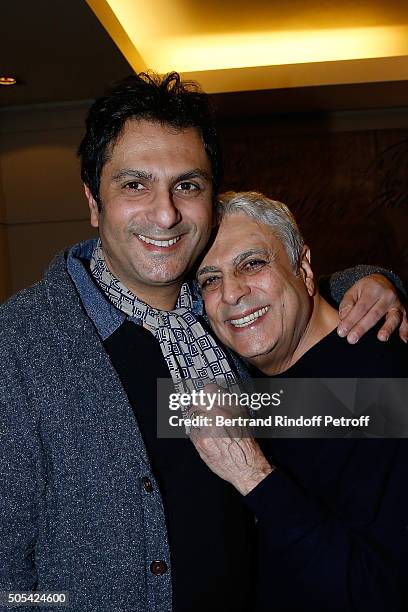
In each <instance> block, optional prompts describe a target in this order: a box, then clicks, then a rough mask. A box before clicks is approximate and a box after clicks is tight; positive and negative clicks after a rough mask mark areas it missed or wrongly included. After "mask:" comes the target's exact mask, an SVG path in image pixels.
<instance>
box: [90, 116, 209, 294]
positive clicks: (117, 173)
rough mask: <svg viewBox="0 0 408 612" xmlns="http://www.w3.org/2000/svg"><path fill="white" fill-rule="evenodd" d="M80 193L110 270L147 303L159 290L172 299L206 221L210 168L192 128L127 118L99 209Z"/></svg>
mask: <svg viewBox="0 0 408 612" xmlns="http://www.w3.org/2000/svg"><path fill="white" fill-rule="evenodd" d="M86 194H87V198H88V202H89V206H90V210H91V224H92V226H93V227H98V228H99V235H100V238H101V241H102V245H103V249H104V254H105V258H106V261H107V264H108V266H109V268H110V270H111V271H112V272H113V273H114V274H115V275H116V276H117V277H118V278H119V279H120V280H121V281H122V282H123V283H124V284H125V285H126V286H127V287H128V288H129V289H130V290H131V291H133V293H135V294H136V295H137V296H138V297H139V298H141V299H143V300H145V301H147V302H148V303H151V305H155V304H154V302H155V298H154V296H155V294H157V292H158V291H160V289H161V290H162V291H163V288H164V287H167V288H168V289H169V291H170V292H171V291H173V290H174V291H173V293H175V294H177V293H178V290H179V288H180V285H181V283H182V281H183V277H184V276H185V274H186V272H187V271H188V270H189V269H190V268H191V267H192V265H193V264H194V262H195V260H196V259H197V257H198V255H199V254H200V253H201V251H202V250H203V248H204V247H205V245H206V243H207V241H208V238H209V233H210V230H211V224H212V187H211V168H210V162H209V159H208V157H207V154H206V151H205V149H204V145H203V142H202V139H201V136H200V134H199V132H198V130H197V129H195V128H186V129H175V128H172V127H170V126H168V125H162V124H160V123H158V122H151V121H147V120H131V121H128V122H127V123H126V124H125V127H124V129H123V131H122V133H121V135H120V136H119V138H118V140H117V141H116V143H115V144H114V146H113V149H112V150H111V151H110V155H109V156H108V159H107V161H106V163H105V165H104V166H103V169H102V173H101V181H100V201H101V205H102V210H101V211H98V207H97V204H96V202H95V200H94V199H93V197H92V195H91V194H90V191H89V189H87V188H86ZM152 302H153V303H152Z"/></svg>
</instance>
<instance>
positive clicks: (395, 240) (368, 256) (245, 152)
mask: <svg viewBox="0 0 408 612" xmlns="http://www.w3.org/2000/svg"><path fill="white" fill-rule="evenodd" d="M330 129H331V128H330V124H329V123H325V121H324V120H322V121H320V122H319V121H313V119H312V120H310V121H308V119H307V118H306V117H303V118H302V117H299V118H296V119H295V120H293V119H287V118H285V119H281V120H280V121H278V120H277V119H276V118H271V119H269V120H268V118H263V119H262V120H255V119H254V120H253V121H250V120H248V121H245V122H240V123H239V122H228V123H224V124H223V125H222V126H221V134H222V144H223V151H224V159H225V178H224V184H223V188H224V189H233V190H236V191H240V190H247V189H249V190H250V189H254V190H257V191H262V192H264V193H266V194H267V195H269V196H270V197H273V198H276V199H280V200H282V201H283V202H285V203H287V204H288V205H289V207H290V208H291V210H292V211H293V212H294V214H295V216H296V218H297V220H298V222H299V224H300V226H301V228H302V231H303V233H304V236H305V238H306V240H307V241H308V242H309V244H310V246H311V248H312V256H313V262H314V267H315V270H316V272H317V273H318V274H326V273H330V272H332V271H334V270H338V269H341V268H344V267H348V266H352V265H355V264H357V263H372V264H380V265H383V266H386V267H388V268H392V269H395V270H396V271H397V272H398V273H399V274H400V275H401V276H402V277H403V278H404V280H405V282H408V130H406V129H401V130H375V129H372V130H365V131H359V130H358V129H357V130H349V131H330Z"/></svg>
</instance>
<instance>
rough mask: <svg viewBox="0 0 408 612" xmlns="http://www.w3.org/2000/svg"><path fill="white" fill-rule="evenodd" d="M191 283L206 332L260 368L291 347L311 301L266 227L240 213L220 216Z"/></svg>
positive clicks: (301, 282) (284, 252)
mask: <svg viewBox="0 0 408 612" xmlns="http://www.w3.org/2000/svg"><path fill="white" fill-rule="evenodd" d="M302 265H303V264H302V262H301V263H300V266H301V268H300V271H301V269H302ZM197 278H198V282H199V285H200V287H201V290H202V294H203V298H204V301H205V308H206V312H207V314H208V317H209V319H210V323H211V326H212V328H213V329H214V331H215V333H216V334H217V336H218V337H219V338H220V339H221V340H222V342H223V343H224V344H226V345H227V346H229V347H230V348H232V349H233V350H234V351H236V352H237V353H238V354H239V355H241V356H242V357H245V358H246V359H248V360H249V361H250V362H251V363H253V364H254V365H257V366H258V367H262V366H263V365H264V364H265V362H267V361H268V360H269V359H270V358H271V356H273V358H275V356H276V358H282V357H283V358H285V356H286V355H287V354H289V353H290V352H291V351H292V350H294V347H296V346H297V343H298V341H299V339H300V337H301V335H302V333H303V332H304V329H305V327H306V325H307V322H308V320H309V317H310V315H311V310H312V304H311V298H310V295H309V293H308V291H307V288H306V286H305V282H304V280H303V276H302V274H301V273H299V274H296V273H295V272H294V271H293V269H292V265H291V263H290V261H289V257H288V255H287V252H286V250H285V248H284V246H283V243H282V241H281V240H280V239H279V238H278V237H277V236H276V235H275V234H274V232H273V231H272V229H271V228H270V227H269V226H267V225H264V224H262V223H258V222H256V221H254V220H253V219H251V218H249V217H248V216H246V215H244V214H239V213H238V214H230V215H227V216H225V217H224V218H223V220H222V222H221V225H220V228H219V230H218V233H217V236H216V239H215V242H214V243H213V245H212V246H211V248H210V249H209V251H208V252H207V253H206V255H205V257H204V260H203V261H202V263H201V264H200V266H199V270H198V275H197Z"/></svg>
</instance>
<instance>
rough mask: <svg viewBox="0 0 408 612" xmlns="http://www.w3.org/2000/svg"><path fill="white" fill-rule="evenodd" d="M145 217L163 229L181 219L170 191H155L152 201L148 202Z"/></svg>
mask: <svg viewBox="0 0 408 612" xmlns="http://www.w3.org/2000/svg"><path fill="white" fill-rule="evenodd" d="M147 217H148V219H149V221H151V222H152V223H154V224H155V225H156V226H157V227H161V228H163V229H167V228H170V227H173V225H176V224H177V223H178V222H179V221H180V219H181V214H180V211H179V209H178V208H177V206H175V204H174V201H173V195H172V193H171V192H169V191H167V190H162V191H160V192H159V193H157V195H156V197H155V198H154V200H153V202H151V203H150V204H149V210H148V213H147Z"/></svg>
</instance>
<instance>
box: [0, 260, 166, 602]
mask: <svg viewBox="0 0 408 612" xmlns="http://www.w3.org/2000/svg"><path fill="white" fill-rule="evenodd" d="M145 476H147V477H148V478H149V479H150V480H151V482H152V483H153V491H151V492H148V491H146V490H145V488H144V486H143V482H142V478H143V477H145ZM154 560H163V561H165V562H166V564H167V566H168V568H169V569H168V571H167V572H165V573H164V574H163V575H159V576H158V575H154V574H153V573H152V572H151V570H150V565H151V563H152V561H154ZM33 589H37V590H39V591H68V592H69V596H70V608H69V610H70V611H71V612H88V611H89V612H91V611H92V612H97V611H98V612H102V611H106V612H108V611H109V612H127V611H129V612H130V611H131V612H146V611H149V612H150V611H151V612H170V611H171V578H170V556H169V548H168V542H167V536H166V527H165V517H164V512H163V506H162V501H161V498H160V495H159V492H158V487H157V483H156V482H155V478H154V475H153V473H152V471H151V467H150V464H149V461H148V458H147V455H146V450H145V447H144V444H143V441H142V438H141V435H140V431H139V429H138V427H137V424H136V420H135V418H134V414H133V410H132V408H131V406H130V404H129V402H128V399H127V395H126V393H125V391H124V389H123V387H122V385H121V384H120V381H119V379H118V376H117V374H116V372H115V370H114V369H113V367H112V365H111V362H110V360H109V358H108V356H107V354H106V352H105V350H104V348H103V346H102V343H101V340H100V338H99V336H98V334H97V332H96V330H95V328H94V326H93V324H92V322H91V320H90V319H89V318H88V317H87V316H86V314H85V312H84V309H83V307H82V303H81V301H80V298H79V296H78V294H77V292H76V289H75V286H74V285H73V283H72V281H71V279H70V277H69V275H68V273H67V272H66V266H65V260H64V257H63V256H62V255H61V254H60V255H59V256H57V258H56V259H55V260H54V261H53V263H52V265H51V266H50V268H49V270H48V271H47V273H46V275H45V277H44V279H43V280H42V281H41V282H39V283H38V284H36V285H34V286H33V287H31V288H29V289H27V290H24V291H22V292H21V293H19V294H17V295H16V296H14V297H13V298H11V299H10V300H9V301H8V302H7V303H6V304H5V305H3V306H2V307H1V308H0V591H1V590H14V591H16V590H18V591H30V590H33ZM2 609H3V608H2V607H1V605H0V610H2ZM6 609H7V610H10V608H4V610H6ZM23 609H24V610H29V609H31V608H27V607H25V608H23ZM39 609H44V610H60V611H61V610H63V609H64V608H61V607H54V606H53V607H46V608H45V607H44V608H39V607H32V610H37V611H38V610H39Z"/></svg>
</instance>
